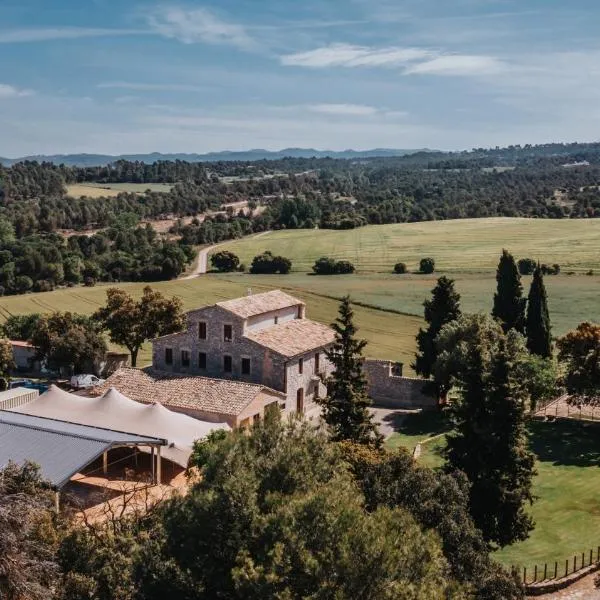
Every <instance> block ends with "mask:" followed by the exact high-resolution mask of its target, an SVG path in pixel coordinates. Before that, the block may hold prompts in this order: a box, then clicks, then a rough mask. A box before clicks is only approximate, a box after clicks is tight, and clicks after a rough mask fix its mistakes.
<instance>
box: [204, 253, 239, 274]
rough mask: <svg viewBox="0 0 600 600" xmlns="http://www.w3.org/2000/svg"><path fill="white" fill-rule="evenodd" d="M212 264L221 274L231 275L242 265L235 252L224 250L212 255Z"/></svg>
mask: <svg viewBox="0 0 600 600" xmlns="http://www.w3.org/2000/svg"><path fill="white" fill-rule="evenodd" d="M210 263H211V265H212V266H213V268H215V269H216V270H217V271H220V272H221V273H230V272H232V271H237V269H238V267H239V265H240V259H239V257H238V256H237V255H235V254H234V253H233V252H229V251H228V250H222V251H220V252H216V253H215V254H212V255H211V257H210Z"/></svg>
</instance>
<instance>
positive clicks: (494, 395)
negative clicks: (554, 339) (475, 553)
mask: <svg viewBox="0 0 600 600" xmlns="http://www.w3.org/2000/svg"><path fill="white" fill-rule="evenodd" d="M438 340H439V343H440V350H441V351H440V355H439V357H438V365H436V367H437V368H438V369H442V370H444V369H445V370H446V372H450V373H451V374H452V379H453V380H454V382H455V383H457V384H458V386H459V390H460V397H459V399H458V401H456V402H455V403H454V404H453V406H452V410H451V415H452V419H453V423H454V427H455V431H454V432H453V433H451V434H449V435H448V436H447V439H448V445H447V449H446V458H447V460H448V464H447V469H448V470H449V471H453V470H459V471H462V472H464V473H465V474H466V476H467V478H468V480H469V483H470V486H471V487H470V492H469V494H470V512H471V515H472V517H473V520H474V522H475V525H476V526H477V527H478V528H479V529H480V530H481V531H482V533H483V536H484V539H485V540H486V541H488V542H490V543H491V544H495V545H497V546H500V547H503V546H506V545H508V544H511V543H513V542H515V541H519V540H524V539H526V538H527V537H528V536H529V532H530V531H531V530H532V529H533V522H532V520H531V517H530V516H529V515H528V514H527V512H526V510H525V506H526V505H527V504H530V503H532V502H533V495H532V492H531V486H532V478H533V475H534V474H535V471H534V462H535V459H534V456H533V454H532V453H531V452H530V450H529V449H528V440H527V435H526V430H525V406H526V404H527V400H528V389H527V385H528V382H524V381H523V380H522V378H521V376H520V373H521V371H520V369H519V363H520V361H521V360H522V357H523V356H524V355H525V354H526V353H527V351H526V349H525V345H524V339H523V337H522V336H521V335H520V334H518V333H517V332H515V331H514V330H510V331H509V332H508V334H504V333H503V331H502V329H501V326H500V325H499V324H498V323H494V322H493V321H492V320H491V319H489V317H486V316H484V315H475V316H471V317H463V318H461V319H459V320H458V321H455V322H454V323H450V324H449V325H447V326H446V327H444V329H442V332H441V333H440V337H439V338H438Z"/></svg>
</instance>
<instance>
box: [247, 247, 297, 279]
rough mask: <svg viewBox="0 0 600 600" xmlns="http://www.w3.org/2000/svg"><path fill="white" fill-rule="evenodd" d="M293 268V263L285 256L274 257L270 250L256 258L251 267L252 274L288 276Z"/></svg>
mask: <svg viewBox="0 0 600 600" xmlns="http://www.w3.org/2000/svg"><path fill="white" fill-rule="evenodd" d="M291 268H292V261H291V260H289V259H288V258H285V257H283V256H274V255H273V253H272V252H270V251H269V250H267V251H265V252H263V253H262V254H259V255H258V256H255V257H254V258H253V259H252V264H251V265H250V273H252V274H263V275H264V274H275V273H279V274H281V275H286V274H287V273H289V272H290V269H291Z"/></svg>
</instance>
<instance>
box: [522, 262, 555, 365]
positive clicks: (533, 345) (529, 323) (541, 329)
mask: <svg viewBox="0 0 600 600" xmlns="http://www.w3.org/2000/svg"><path fill="white" fill-rule="evenodd" d="M525 329H526V331H527V348H528V349H529V351H530V352H532V353H533V354H537V355H538V356H541V357H543V358H550V357H551V356H552V335H551V333H550V330H551V326H550V313H549V312H548V296H547V294H546V286H545V285H544V276H543V275H542V269H541V267H539V266H538V267H537V268H536V269H535V272H534V274H533V280H532V281H531V287H530V288H529V297H528V301H527V319H526V323H525Z"/></svg>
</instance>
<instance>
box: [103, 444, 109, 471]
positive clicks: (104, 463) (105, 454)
mask: <svg viewBox="0 0 600 600" xmlns="http://www.w3.org/2000/svg"><path fill="white" fill-rule="evenodd" d="M102 473H104V475H106V474H107V473H108V450H107V451H106V452H103V453H102Z"/></svg>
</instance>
